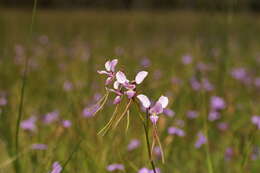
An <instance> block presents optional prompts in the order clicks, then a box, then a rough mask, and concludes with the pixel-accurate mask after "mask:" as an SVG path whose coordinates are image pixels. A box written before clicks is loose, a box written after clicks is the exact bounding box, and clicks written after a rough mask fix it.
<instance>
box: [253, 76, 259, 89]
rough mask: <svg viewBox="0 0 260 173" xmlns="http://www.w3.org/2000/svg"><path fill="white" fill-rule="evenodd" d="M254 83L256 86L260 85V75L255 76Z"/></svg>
mask: <svg viewBox="0 0 260 173" xmlns="http://www.w3.org/2000/svg"><path fill="white" fill-rule="evenodd" d="M254 83H255V86H256V87H260V77H257V78H255V81H254Z"/></svg>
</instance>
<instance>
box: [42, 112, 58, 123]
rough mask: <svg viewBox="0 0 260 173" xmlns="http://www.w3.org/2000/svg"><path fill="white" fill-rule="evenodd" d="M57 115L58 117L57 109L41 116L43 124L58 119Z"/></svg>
mask: <svg viewBox="0 0 260 173" xmlns="http://www.w3.org/2000/svg"><path fill="white" fill-rule="evenodd" d="M58 117H59V112H58V111H53V112H49V113H47V114H46V115H45V116H44V117H43V122H44V123H45V124H50V123H52V122H54V121H56V120H57V119H58Z"/></svg>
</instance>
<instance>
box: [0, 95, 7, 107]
mask: <svg viewBox="0 0 260 173" xmlns="http://www.w3.org/2000/svg"><path fill="white" fill-rule="evenodd" d="M6 104H7V99H6V98H5V97H0V106H5V105H6Z"/></svg>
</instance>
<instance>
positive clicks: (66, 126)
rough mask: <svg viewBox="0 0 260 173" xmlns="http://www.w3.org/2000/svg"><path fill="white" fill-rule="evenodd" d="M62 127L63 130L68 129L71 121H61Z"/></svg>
mask: <svg viewBox="0 0 260 173" xmlns="http://www.w3.org/2000/svg"><path fill="white" fill-rule="evenodd" d="M62 126H63V127H64V128H69V127H70V126H71V121H70V120H63V121H62Z"/></svg>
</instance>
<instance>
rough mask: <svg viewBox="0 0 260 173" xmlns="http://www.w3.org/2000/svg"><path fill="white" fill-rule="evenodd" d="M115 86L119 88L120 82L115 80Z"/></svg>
mask: <svg viewBox="0 0 260 173" xmlns="http://www.w3.org/2000/svg"><path fill="white" fill-rule="evenodd" d="M114 88H115V89H116V90H117V89H118V88H119V82H117V81H115V82H114Z"/></svg>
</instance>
